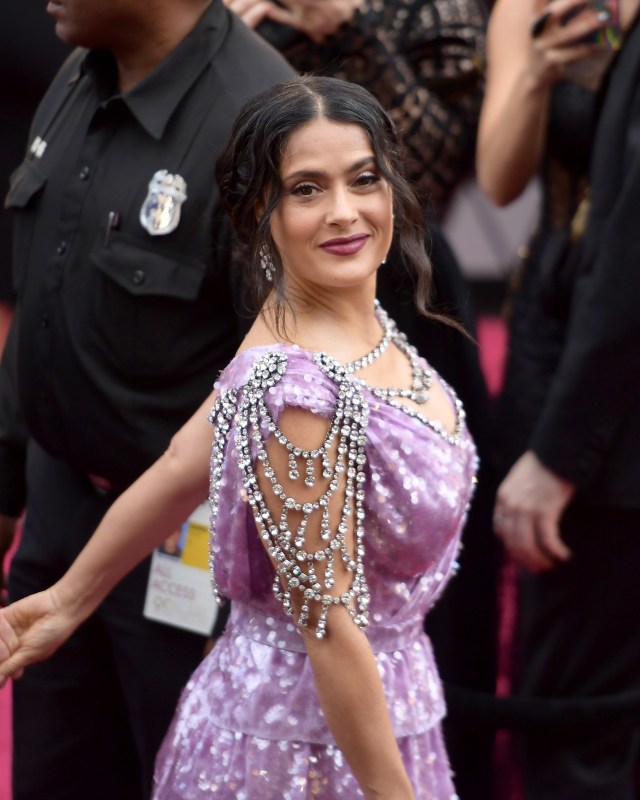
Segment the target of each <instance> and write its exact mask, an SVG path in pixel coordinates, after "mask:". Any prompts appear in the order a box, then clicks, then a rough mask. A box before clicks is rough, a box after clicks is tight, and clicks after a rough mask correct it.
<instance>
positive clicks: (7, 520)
mask: <svg viewBox="0 0 640 800" xmlns="http://www.w3.org/2000/svg"><path fill="white" fill-rule="evenodd" d="M17 522H18V520H17V519H16V518H15V517H8V516H6V514H0V606H3V605H5V604H6V591H7V584H6V577H5V574H4V560H5V558H6V555H7V553H8V552H9V550H10V549H11V545H12V544H13V539H14V537H15V535H16V525H17Z"/></svg>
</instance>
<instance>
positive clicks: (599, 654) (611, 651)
mask: <svg viewBox="0 0 640 800" xmlns="http://www.w3.org/2000/svg"><path fill="white" fill-rule="evenodd" d="M562 527H563V532H564V538H565V541H566V542H567V544H568V545H569V546H570V547H571V549H572V550H573V553H574V557H573V559H572V560H571V561H570V562H568V563H566V564H564V565H562V566H559V567H557V568H556V569H554V570H552V571H551V572H548V573H544V574H540V575H537V576H533V575H525V576H523V581H522V592H521V613H522V630H521V634H522V639H521V645H522V649H521V656H522V660H521V670H522V674H521V677H520V694H521V695H522V696H523V697H525V698H526V699H527V701H528V707H529V712H530V713H529V720H528V724H527V725H525V726H524V730H523V732H522V733H521V735H520V744H521V752H522V768H523V777H524V786H525V798H526V800H635V798H636V797H637V796H638V795H637V789H636V786H635V781H634V771H635V767H636V764H637V761H638V758H639V756H640V511H636V510H619V509H610V508H609V509H605V508H594V507H587V506H579V505H575V506H574V507H572V508H570V510H569V512H568V513H567V515H566V517H565V519H564V520H563V526H562Z"/></svg>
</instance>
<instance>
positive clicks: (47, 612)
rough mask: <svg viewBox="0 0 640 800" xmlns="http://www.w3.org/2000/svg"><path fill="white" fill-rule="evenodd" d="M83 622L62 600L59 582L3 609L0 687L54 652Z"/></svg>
mask: <svg viewBox="0 0 640 800" xmlns="http://www.w3.org/2000/svg"><path fill="white" fill-rule="evenodd" d="M79 622H80V620H74V619H73V618H72V616H71V615H70V613H69V611H68V608H65V607H63V605H62V604H61V603H60V601H59V599H58V597H57V595H56V588H55V586H54V587H52V588H50V589H47V590H46V591H45V592H38V593H37V594H33V595H30V596H29V597H25V598H24V600H18V601H17V602H16V603H12V604H11V605H10V606H8V607H7V608H5V609H3V610H2V611H0V687H2V686H4V684H5V683H6V681H7V680H8V679H9V678H13V679H17V678H19V677H20V676H21V675H22V673H23V672H24V668H25V667H27V666H28V665H29V664H35V663H36V662H37V661H43V660H44V659H45V658H47V657H48V656H50V655H51V654H52V653H53V652H54V651H55V650H57V649H58V647H60V645H61V644H62V643H63V642H64V641H65V640H66V639H68V638H69V636H70V635H71V634H72V633H73V631H74V630H75V628H76V627H77V625H78V624H79Z"/></svg>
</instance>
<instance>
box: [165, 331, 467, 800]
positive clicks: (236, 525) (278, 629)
mask: <svg viewBox="0 0 640 800" xmlns="http://www.w3.org/2000/svg"><path fill="white" fill-rule="evenodd" d="M269 353H271V354H273V353H280V354H282V353H284V354H285V355H286V371H285V372H284V374H283V376H282V378H281V379H280V380H278V381H277V383H276V384H275V385H274V386H271V387H270V388H268V389H266V390H265V392H264V399H265V401H266V406H267V408H268V410H269V412H270V413H271V415H272V417H273V418H274V420H275V421H277V420H278V417H279V415H280V413H281V412H282V410H283V409H284V408H285V406H296V407H299V408H303V409H307V410H310V411H312V412H315V413H318V414H321V415H323V416H324V417H326V418H331V417H332V415H333V413H334V410H335V408H336V402H337V395H338V386H337V384H336V382H335V380H333V378H332V377H331V376H330V375H329V374H327V372H326V371H325V370H324V369H322V368H321V367H320V366H319V364H318V363H317V361H316V360H314V358H313V356H312V354H310V353H308V352H307V351H304V350H302V349H300V348H298V347H295V346H288V345H278V346H271V347H269V348H264V347H258V348H253V349H251V350H247V351H245V352H243V353H241V354H239V355H238V356H236V358H235V359H234V360H233V361H232V362H231V363H230V365H229V366H228V367H227V369H226V370H225V371H224V373H223V374H222V376H221V379H220V383H219V388H220V391H221V393H224V392H226V391H228V390H234V389H239V392H238V394H237V397H238V398H241V397H242V391H243V390H242V388H241V387H243V386H244V385H245V383H246V382H247V380H248V378H249V377H250V374H251V370H252V367H254V366H255V364H256V363H257V362H259V361H260V360H262V359H264V357H265V356H267V357H268V354H269ZM361 391H362V397H364V399H365V401H366V402H367V404H368V406H369V421H368V426H367V428H366V450H365V453H366V463H365V465H364V475H365V483H364V488H365V495H364V511H365V522H364V527H365V533H364V540H363V541H364V549H365V553H364V557H363V565H364V572H365V575H366V580H367V583H368V587H369V591H370V595H371V600H370V606H369V626H368V627H367V628H366V629H365V630H366V634H367V637H368V639H369V641H370V643H371V646H372V649H373V651H374V652H375V654H376V658H377V662H378V669H379V672H380V675H381V678H382V682H383V685H384V689H385V693H386V698H387V704H388V708H389V711H390V714H391V718H392V722H393V726H394V730H395V734H396V737H397V739H398V743H399V746H400V749H401V752H402V755H403V758H404V763H405V765H406V768H407V771H408V774H409V776H410V778H411V780H412V782H413V786H414V788H415V794H416V798H417V800H452V799H453V798H455V797H456V794H455V790H454V788H453V784H452V781H451V776H450V770H449V765H448V761H447V756H446V753H445V750H444V746H443V742H442V737H441V731H440V720H441V719H442V717H443V715H444V713H445V705H444V699H443V692H442V686H441V683H440V679H439V677H438V672H437V669H436V666H435V663H434V659H433V654H432V650H431V646H430V643H429V639H428V638H427V636H426V635H425V634H424V632H423V619H424V615H425V613H426V611H427V610H428V609H429V607H430V606H431V605H432V604H433V602H434V600H435V599H436V597H437V596H438V595H439V594H440V592H441V591H442V589H443V588H444V586H445V584H446V582H447V579H448V577H449V575H450V573H451V570H452V565H453V563H454V560H455V556H456V552H457V549H458V545H459V537H460V532H461V528H462V525H463V521H464V516H465V511H466V508H467V505H468V502H469V499H470V495H471V491H472V483H473V476H474V472H475V461H476V457H475V450H474V447H473V443H472V441H471V439H470V437H469V434H468V433H467V431H466V428H465V426H464V421H463V417H464V414H463V412H462V411H461V408H460V407H459V404H457V401H455V399H454V398H453V397H452V403H454V404H455V405H456V408H457V413H458V429H457V431H456V435H455V436H449V435H448V434H447V433H446V432H445V431H444V430H443V429H442V428H441V427H440V426H439V425H438V424H430V423H429V421H428V420H425V419H424V418H421V419H419V418H417V417H415V416H410V415H409V414H407V413H405V412H404V411H402V410H400V409H398V408H396V407H394V406H392V405H391V404H389V403H388V402H385V401H384V400H382V399H379V398H377V397H375V396H374V395H373V394H372V393H371V392H370V391H369V390H368V389H367V388H366V387H365V388H362V389H361ZM236 421H237V419H236ZM235 424H236V423H235V422H234V421H233V420H232V421H231V431H230V436H229V440H228V445H227V448H226V451H225V457H224V460H223V462H222V479H221V482H220V484H219V486H220V490H219V510H218V517H217V522H216V526H215V530H216V538H215V572H216V579H217V583H218V588H219V591H220V593H221V594H222V595H224V596H226V597H229V598H230V599H231V600H232V612H231V617H230V620H229V624H228V626H227V629H226V631H225V633H224V635H223V637H222V638H221V639H220V640H219V641H218V643H217V644H216V646H215V648H214V649H213V651H212V652H211V653H210V654H209V655H208V656H207V658H206V659H205V660H204V661H203V662H202V664H201V665H200V667H199V668H198V669H197V670H196V672H195V673H194V675H193V676H192V678H191V680H190V681H189V684H188V685H187V687H186V689H185V691H184V694H183V697H182V699H181V701H180V705H179V707H178V711H177V713H176V716H175V718H174V721H173V723H172V725H171V728H170V729H169V732H168V734H167V736H166V738H165V741H164V743H163V745H162V748H161V750H160V753H159V755H158V760H157V765H156V776H155V793H154V797H155V798H156V800H177V798H181V799H182V800H191V799H193V800H195V799H196V798H215V800H294V798H319V799H320V800H338V799H340V800H355V799H356V798H362V797H363V795H362V792H361V791H360V789H359V787H358V785H357V783H356V781H355V779H354V777H353V775H352V773H351V771H350V769H349V766H348V764H347V763H346V761H345V759H344V757H343V756H342V754H341V752H340V750H339V749H338V748H337V747H336V745H335V743H334V741H333V738H332V736H331V733H330V731H329V729H328V727H327V724H326V722H325V720H324V717H323V714H322V711H321V709H320V705H319V702H318V699H317V695H316V691H315V686H314V681H313V677H312V673H311V668H310V665H309V662H308V659H307V657H306V655H305V648H304V644H303V641H302V637H301V636H300V634H299V632H298V631H297V630H296V628H295V626H294V625H293V624H292V621H291V617H289V616H287V615H286V614H285V613H284V611H283V607H282V604H281V603H280V602H279V601H278V600H277V599H276V598H275V597H274V594H273V592H272V580H273V574H274V572H273V568H272V566H271V564H270V562H269V561H268V559H267V556H266V553H265V550H264V547H263V545H262V542H261V541H260V538H259V536H258V531H257V528H256V523H255V521H254V518H253V511H252V509H251V508H250V506H249V504H248V503H247V495H246V492H245V490H244V488H243V484H242V472H241V469H240V467H239V464H238V460H239V453H238V447H237V443H236V440H235V439H234V434H235V432H236V431H235V430H234V426H235ZM328 631H329V635H330V631H331V611H329V616H328ZM452 635H454V634H452ZM335 677H336V680H340V676H339V675H336V676H335Z"/></svg>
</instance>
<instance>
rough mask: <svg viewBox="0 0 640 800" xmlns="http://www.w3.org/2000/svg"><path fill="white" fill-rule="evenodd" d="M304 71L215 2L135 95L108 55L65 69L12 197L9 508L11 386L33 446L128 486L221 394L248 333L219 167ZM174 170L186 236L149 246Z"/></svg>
mask: <svg viewBox="0 0 640 800" xmlns="http://www.w3.org/2000/svg"><path fill="white" fill-rule="evenodd" d="M291 75H292V71H291V69H290V68H289V67H288V65H287V64H286V62H284V60H283V59H281V58H280V57H279V56H278V55H277V54H276V53H275V51H273V50H272V49H271V48H270V47H269V46H268V45H266V44H265V43H264V42H263V41H262V40H261V39H259V38H258V37H257V36H256V35H255V34H253V33H252V32H251V31H249V30H248V29H247V28H245V26H243V25H242V24H241V23H239V22H238V20H237V19H236V18H235V17H233V16H232V15H230V14H229V12H228V11H227V10H226V9H225V8H224V7H223V6H222V4H221V3H220V2H219V1H218V0H215V2H214V3H213V4H212V6H211V7H210V8H209V10H208V11H207V12H206V13H205V15H204V17H203V18H202V20H201V21H200V23H199V24H198V25H197V27H196V28H195V29H194V30H193V32H192V33H191V34H190V35H189V36H188V37H187V38H186V39H185V40H184V41H183V42H182V43H181V44H180V45H179V46H178V47H177V48H176V49H175V50H174V51H173V52H172V53H170V54H169V55H168V56H167V58H166V59H165V60H164V61H163V62H162V63H161V64H160V65H159V66H158V67H157V68H156V69H155V70H154V71H153V72H152V73H151V74H150V75H148V76H147V77H146V78H145V79H144V80H143V81H142V82H140V83H139V84H138V85H137V86H136V87H135V88H133V89H132V90H131V91H130V92H128V93H126V94H119V93H118V91H117V82H116V78H117V76H116V69H115V63H114V60H113V58H112V56H111V55H110V54H109V53H106V52H91V53H88V54H87V52H86V51H76V53H74V54H73V55H72V57H71V58H70V59H69V61H68V62H67V64H66V65H65V66H64V67H63V68H62V70H61V72H60V73H59V75H58V76H57V78H56V79H55V81H54V82H53V84H52V86H51V88H50V89H49V91H48V93H47V95H46V96H45V98H44V100H43V102H42V104H41V106H40V108H39V109H38V111H37V113H36V116H35V120H34V124H33V127H32V132H31V135H30V147H29V150H28V153H27V156H26V158H25V161H24V162H23V164H22V165H21V166H20V167H19V168H18V170H17V171H16V172H15V173H14V175H13V176H12V181H11V187H10V191H9V195H8V197H7V206H8V207H10V208H11V209H13V210H14V212H15V218H16V221H15V244H14V270H15V282H16V289H17V292H18V313H17V315H16V318H15V321H14V325H13V330H12V332H11V337H10V338H11V342H10V343H9V346H8V348H7V353H6V357H5V359H4V361H3V365H2V376H1V383H0V393H1V394H2V397H0V511H5V512H6V513H11V512H13V513H15V511H16V510H18V508H17V506H18V505H20V504H21V503H22V502H23V498H22V497H20V496H19V495H20V494H21V491H20V489H19V486H18V484H17V481H16V475H15V472H16V470H18V469H20V459H19V453H18V452H17V451H18V449H19V448H18V447H17V446H16V444H17V443H19V440H20V435H19V434H18V433H17V428H18V425H17V420H16V415H15V413H14V409H15V408H16V407H17V405H18V404H16V402H15V397H14V395H13V394H12V392H13V384H14V375H16V374H17V386H18V393H19V398H20V402H19V406H20V407H21V409H22V412H23V414H24V418H25V421H26V425H27V428H28V432H29V435H31V436H33V437H35V439H36V440H37V441H38V442H39V443H40V444H41V445H42V446H43V447H44V448H45V449H46V450H47V451H49V452H50V453H51V454H52V455H54V456H56V457H59V458H62V459H64V460H66V461H68V462H69V463H71V464H73V465H75V466H77V467H79V468H80V469H82V470H84V471H86V472H87V473H92V474H97V475H99V476H101V477H104V478H106V479H108V480H109V481H111V483H112V484H113V485H114V486H116V487H118V488H122V487H124V486H126V485H127V484H128V483H129V482H131V481H132V480H133V479H135V477H137V475H138V474H139V473H140V472H141V471H142V470H144V469H145V468H146V467H147V466H148V465H149V464H150V463H151V462H152V461H153V460H154V459H155V458H156V457H157V456H158V455H159V454H160V453H161V452H162V450H163V449H164V448H165V447H166V445H167V443H168V441H169V439H170V437H171V435H172V434H173V433H174V432H175V431H176V430H177V428H178V427H179V426H180V425H181V424H182V423H183V422H184V421H185V420H186V419H187V418H188V416H189V415H190V414H191V413H192V412H193V411H194V410H195V408H196V407H197V406H198V404H199V403H201V402H202V400H203V399H204V397H205V396H206V394H207V393H208V391H210V389H211V385H212V383H213V381H214V380H215V377H216V375H217V373H218V371H219V370H220V369H221V368H222V367H223V366H224V365H225V363H226V362H227V361H228V360H229V358H230V357H231V356H232V354H233V352H234V350H235V348H236V346H237V343H238V333H239V331H238V322H237V318H236V314H235V313H234V302H233V291H232V284H233V281H232V276H230V274H229V273H230V261H229V255H228V245H229V238H230V237H229V235H228V230H227V225H226V224H225V223H224V222H223V221H222V220H221V213H220V211H219V204H218V200H219V198H218V192H217V187H216V185H215V181H214V165H215V160H216V158H217V156H218V154H219V152H220V150H221V147H222V145H223V144H224V142H225V140H226V138H227V136H228V133H229V130H230V127H231V124H232V123H233V121H234V119H235V117H236V115H237V112H238V110H239V109H240V107H241V106H242V105H243V104H244V102H246V100H248V99H249V98H250V97H251V96H253V95H255V94H256V93H258V92H259V91H261V90H262V89H264V88H266V87H268V86H271V85H273V84H274V83H276V82H278V81H280V80H284V79H287V78H289V77H291ZM159 170H167V171H168V173H169V174H171V175H179V176H181V177H182V178H183V179H184V182H185V183H186V195H187V198H186V200H185V201H184V202H181V203H180V202H179V201H178V205H179V206H180V219H179V223H178V224H177V227H176V228H175V230H173V231H171V232H168V233H164V234H163V235H151V234H150V233H149V232H147V230H145V228H144V227H143V225H142V222H141V209H142V207H143V204H144V203H145V200H149V199H151V201H152V203H151V205H152V206H153V200H154V198H156V199H157V192H156V193H155V194H154V192H153V191H151V192H150V188H149V184H150V181H151V179H152V177H153V176H154V174H155V173H156V172H158V171H159ZM156 205H157V203H156ZM151 213H152V212H151V211H149V207H147V210H146V211H145V212H144V213H143V216H144V217H145V218H147V219H148V218H149V217H150V216H151ZM160 219H161V220H162V217H160ZM166 219H167V218H166V217H165V218H164V222H166ZM169 227H170V226H169ZM161 229H162V226H161ZM164 229H165V230H166V227H165V228H164ZM12 472H13V474H12ZM12 478H13V481H12V480H11V479H12ZM6 487H10V491H11V492H12V495H13V496H9V497H7V496H6V495H7V492H8V489H7V488H6ZM3 495H4V497H3Z"/></svg>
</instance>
